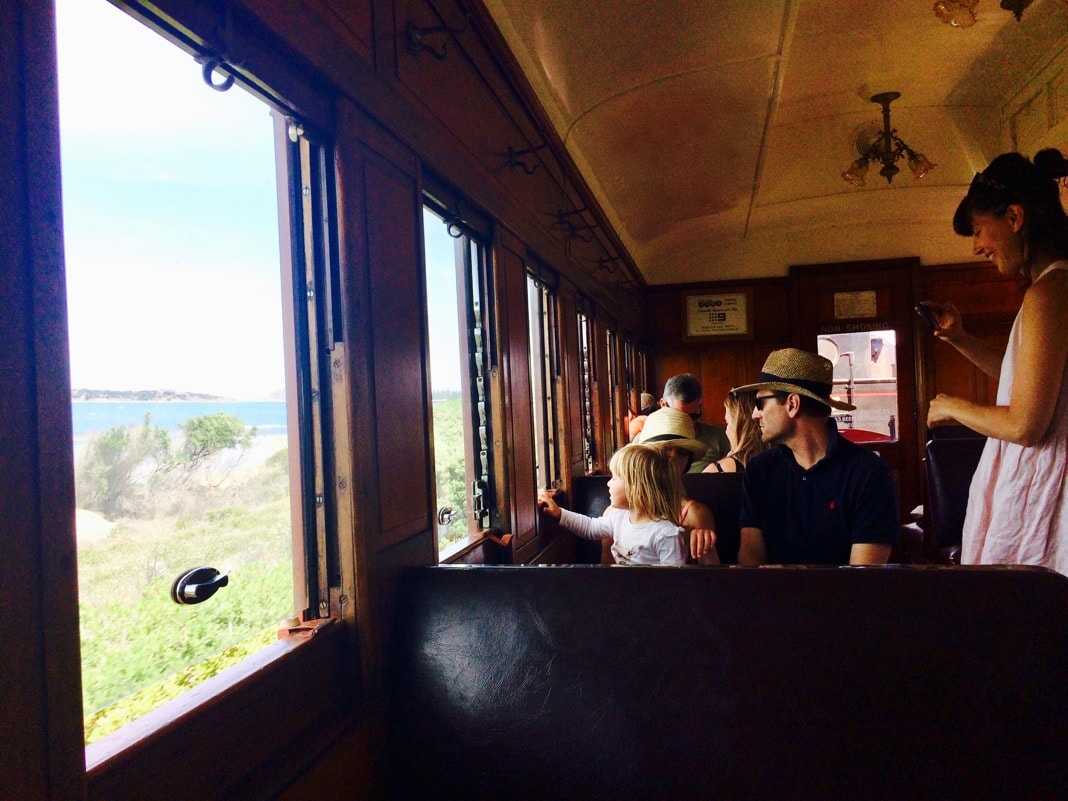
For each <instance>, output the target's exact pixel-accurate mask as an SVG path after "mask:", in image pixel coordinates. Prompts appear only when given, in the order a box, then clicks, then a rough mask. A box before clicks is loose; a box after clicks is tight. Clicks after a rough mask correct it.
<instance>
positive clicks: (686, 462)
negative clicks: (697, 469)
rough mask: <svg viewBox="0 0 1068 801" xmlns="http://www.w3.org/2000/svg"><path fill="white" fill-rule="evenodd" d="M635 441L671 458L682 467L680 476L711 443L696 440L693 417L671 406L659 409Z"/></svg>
mask: <svg viewBox="0 0 1068 801" xmlns="http://www.w3.org/2000/svg"><path fill="white" fill-rule="evenodd" d="M636 442H638V443H639V444H642V445H648V446H649V447H651V448H656V449H657V450H659V451H660V452H661V453H663V454H664V455H665V456H667V457H668V458H669V459H671V461H672V464H674V465H675V467H676V468H678V469H679V475H682V474H683V473H685V472H686V471H687V470H689V469H690V464H691V463H692V462H693V460H694V459H700V458H701V457H702V456H704V455H705V452H706V451H707V450H708V446H707V445H705V443H703V442H701V440H699V439H697V435H696V433H695V432H694V426H693V420H691V419H690V416H689V415H688V414H686V413H684V412H680V411H679V410H678V409H672V408H671V407H670V406H665V407H663V408H661V409H657V410H656V411H655V412H653V413H652V414H650V415H649V416H648V417H647V418H646V419H645V426H644V427H643V428H642V430H641V433H639V434H638V438H637V440H636Z"/></svg>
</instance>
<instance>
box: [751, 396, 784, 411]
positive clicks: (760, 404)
mask: <svg viewBox="0 0 1068 801" xmlns="http://www.w3.org/2000/svg"><path fill="white" fill-rule="evenodd" d="M785 397H786V396H785V395H758V396H757V397H755V398H753V405H754V406H756V408H757V411H758V412H762V411H764V404H765V403H767V402H768V401H769V400H778V401H781V400H783V399H784V398H785Z"/></svg>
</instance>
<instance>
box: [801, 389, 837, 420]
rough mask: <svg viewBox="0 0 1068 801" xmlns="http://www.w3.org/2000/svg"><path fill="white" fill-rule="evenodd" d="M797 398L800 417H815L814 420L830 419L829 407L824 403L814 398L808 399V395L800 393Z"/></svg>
mask: <svg viewBox="0 0 1068 801" xmlns="http://www.w3.org/2000/svg"><path fill="white" fill-rule="evenodd" d="M797 397H798V400H800V401H801V407H800V415H801V416H802V417H815V418H816V419H820V418H825V417H830V415H831V407H830V406H828V405H827V404H826V403H821V402H820V401H818V400H816V399H815V398H810V397H809V396H808V395H802V394H800V393H798V395H797Z"/></svg>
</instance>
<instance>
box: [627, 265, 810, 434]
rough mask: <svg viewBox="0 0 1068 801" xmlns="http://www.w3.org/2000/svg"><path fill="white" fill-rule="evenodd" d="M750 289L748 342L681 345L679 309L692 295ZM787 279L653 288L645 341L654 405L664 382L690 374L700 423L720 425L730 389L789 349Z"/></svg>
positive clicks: (752, 377)
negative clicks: (700, 402) (700, 399)
mask: <svg viewBox="0 0 1068 801" xmlns="http://www.w3.org/2000/svg"><path fill="white" fill-rule="evenodd" d="M741 288H752V291H753V295H752V302H753V336H752V338H751V339H740V340H728V341H724V342H719V341H717V340H714V339H710V340H686V339H684V338H683V322H684V321H683V305H684V299H685V296H686V294H689V293H693V292H702V293H703V292H732V291H738V290H739V289H741ZM791 314H792V310H791V304H790V293H789V281H788V279H785V278H781V279H760V280H757V281H752V282H750V283H747V284H739V283H738V282H725V283H711V284H701V285H693V286H685V287H656V288H654V289H652V290H650V292H649V312H648V320H649V326H648V333H649V335H650V337H651V351H650V367H651V370H650V375H651V378H650V381H651V384H652V385H651V387H650V388H649V390H648V391H649V392H650V393H652V395H653V397H655V398H657V399H659V398H660V397H661V395H662V394H663V391H664V382H666V381H667V379H668V378H670V377H671V376H673V375H677V374H679V373H691V374H693V375H695V376H696V377H697V379H698V381H700V382H701V389H702V391H703V392H704V407H703V408H704V412H703V415H702V420H704V421H705V422H707V423H712V424H713V425H720V426H722V425H724V424H725V420H724V419H723V399H724V398H725V397H726V395H727V392H728V391H729V390H730V388H731V387H736V386H738V385H740V384H747V383H750V382H752V381H755V380H756V379H757V377H758V376H759V374H760V368H761V366H762V365H763V364H764V360H765V359H767V357H768V354H769V353H770V352H771V351H773V350H775V349H777V348H784V347H788V346H790V345H792V344H793V343H792V334H791Z"/></svg>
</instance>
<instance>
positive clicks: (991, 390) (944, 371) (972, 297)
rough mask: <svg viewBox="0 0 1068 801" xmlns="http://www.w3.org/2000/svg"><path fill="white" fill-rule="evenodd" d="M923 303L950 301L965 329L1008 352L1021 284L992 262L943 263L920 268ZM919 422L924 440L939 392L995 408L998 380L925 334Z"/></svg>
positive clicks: (923, 337) (921, 342) (922, 354)
mask: <svg viewBox="0 0 1068 801" xmlns="http://www.w3.org/2000/svg"><path fill="white" fill-rule="evenodd" d="M919 287H920V289H919V292H920V299H921V300H932V301H935V302H937V303H944V302H946V301H952V302H953V303H954V305H956V307H957V308H958V309H960V312H961V317H962V320H963V323H964V327H965V328H966V329H967V330H968V331H970V332H971V333H973V334H975V335H976V336H978V337H980V338H982V339H983V340H985V341H987V342H989V343H991V344H994V345H997V346H998V347H999V348H1004V347H1005V344H1006V343H1007V342H1008V338H1009V330H1010V329H1011V328H1012V321H1013V319H1014V318H1015V316H1016V312H1017V311H1018V310H1019V307H1020V302H1021V300H1022V298H1023V291H1022V289H1021V288H1020V286H1019V285H1018V283H1017V282H1016V281H1015V280H1014V279H1012V278H1008V277H1006V276H1003V275H1001V274H1000V273H998V271H997V268H996V267H995V266H994V265H992V264H990V263H988V262H971V263H967V264H945V265H936V266H932V267H925V268H923V269H921V270H920V277H919ZM920 347H921V354H920V355H921V362H922V364H923V365H924V370H923V374H922V376H921V379H920V419H921V421H922V428H921V430H922V432H923V438H924V439H925V440H926V431H927V426H926V420H927V408H928V405H929V403H930V399H931V398H933V397H934V396H935V395H937V394H938V393H939V392H944V393H946V394H947V395H955V396H957V397H961V398H967V399H969V400H973V401H975V402H976V403H983V404H993V403H994V402H995V400H996V398H997V380H996V379H994V378H993V377H991V376H988V375H987V374H986V373H984V372H983V371H981V370H980V369H979V368H978V367H976V366H975V365H973V364H972V363H971V362H969V361H968V360H967V359H966V358H964V356H962V355H961V354H960V353H959V352H957V350H956V348H954V347H953V346H952V345H950V344H948V343H946V342H941V341H939V340H938V339H936V338H935V337H932V336H931V335H930V334H928V333H927V332H926V331H924V333H923V336H922V339H921V340H920Z"/></svg>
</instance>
